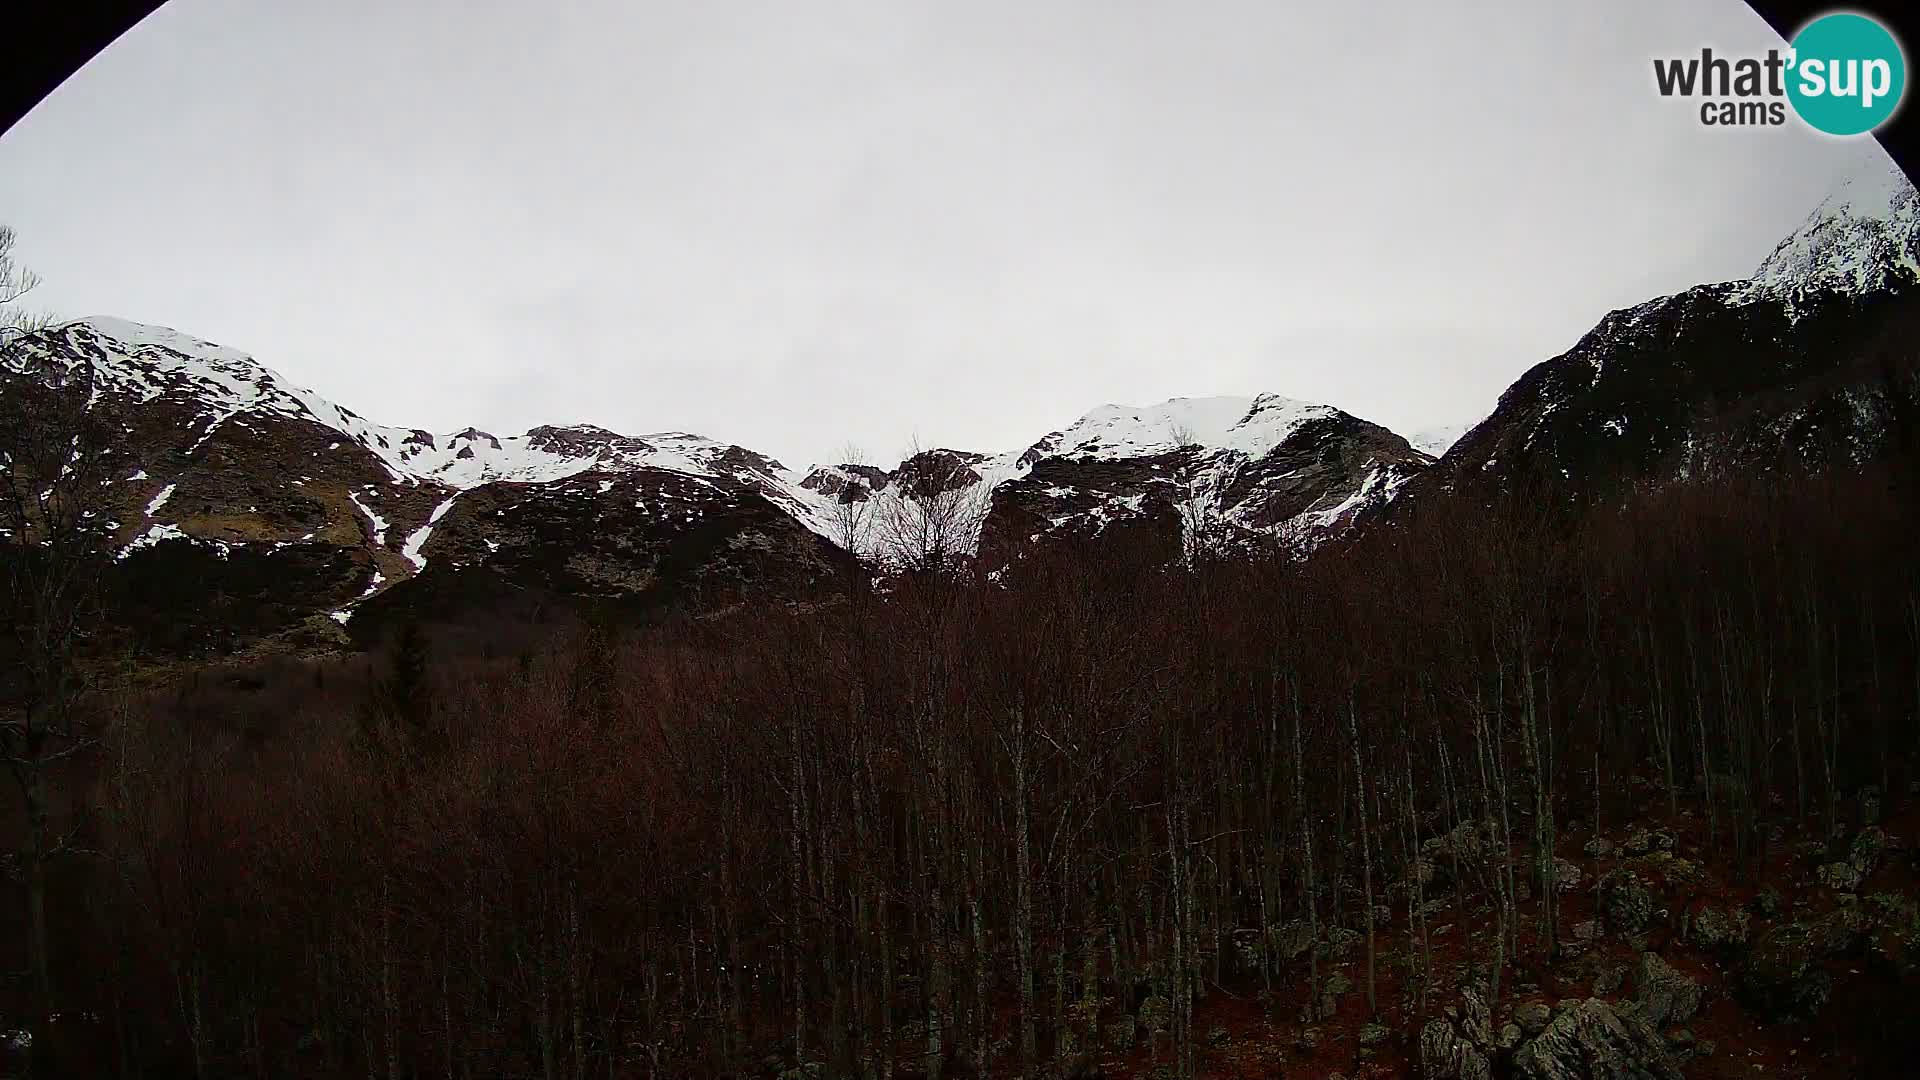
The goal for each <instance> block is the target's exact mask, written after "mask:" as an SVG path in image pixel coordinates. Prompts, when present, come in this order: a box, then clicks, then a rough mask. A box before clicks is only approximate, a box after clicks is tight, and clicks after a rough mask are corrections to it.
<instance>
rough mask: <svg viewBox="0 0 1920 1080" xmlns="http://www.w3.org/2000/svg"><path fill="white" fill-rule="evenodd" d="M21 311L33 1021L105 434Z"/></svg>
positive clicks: (5, 716)
mask: <svg viewBox="0 0 1920 1080" xmlns="http://www.w3.org/2000/svg"><path fill="white" fill-rule="evenodd" d="M11 241H12V236H11V234H10V233H7V232H6V231H5V230H0V296H4V297H6V298H7V300H8V302H9V303H10V302H11V301H13V300H17V299H18V298H19V296H20V295H22V294H23V293H24V292H25V291H26V290H27V289H28V288H31V286H32V281H33V279H32V277H31V275H28V274H26V273H25V272H24V271H21V270H19V269H18V268H16V267H14V266H13V265H12V263H11V262H10V261H8V260H6V259H5V252H6V249H7V246H8V245H10V244H11ZM27 324H29V320H24V319H22V320H19V322H18V323H16V324H15V325H14V326H13V327H12V328H11V332H10V333H8V334H7V336H6V337H4V338H0V380H4V382H5V383H6V386H5V392H4V393H0V564H4V567H3V568H0V589H4V592H0V619H4V623H5V628H6V637H5V642H4V647H5V648H6V649H7V650H8V651H9V652H10V654H11V655H10V656H8V657H7V658H6V659H7V663H6V665H5V666H6V668H7V674H6V676H5V677H4V679H0V686H3V687H4V702H0V704H3V705H4V711H3V712H0V761H3V762H4V763H5V764H6V767H7V770H8V772H9V773H10V774H11V775H12V777H13V780H14V782H15V784H16V786H17V788H18V790H19V792H20V796H21V800H22V807H23V810H24V813H25V820H26V850H25V851H24V852H23V857H22V859H21V862H22V864H23V866H24V868H25V870H26V878H27V911H26V941H27V953H28V966H29V973H28V974H29V979H30V982H31V992H32V999H33V1007H32V1016H31V1017H30V1023H31V1024H32V1025H34V1026H33V1028H32V1031H33V1032H34V1034H36V1035H40V1034H42V1033H43V1032H44V1030H45V1025H46V1022H47V1018H48V1016H49V1015H50V1014H51V1012H52V983H51V978H50V970H51V963H50V960H49V954H50V951H51V949H50V944H49V941H48V934H47V914H46V911H47V874H48V867H49V865H50V863H51V862H52V861H53V860H54V859H55V858H57V857H58V856H60V855H61V854H62V853H63V852H64V851H66V850H68V848H69V846H70V842H71V834H70V833H67V834H63V833H61V832H60V831H58V830H56V828H55V827H54V823H53V820H52V805H51V798H50V793H49V778H50V775H51V774H52V773H53V772H54V771H55V770H56V769H57V768H58V767H59V765H60V763H61V762H63V761H66V760H67V759H69V758H72V757H74V756H76V755H78V754H80V753H82V752H84V751H85V750H87V749H88V748H89V747H90V746H91V745H92V744H93V740H92V738H91V736H90V734H89V732H88V729H87V725H86V724H85V723H84V721H83V720H82V718H81V717H80V716H79V715H78V710H77V709H76V702H77V699H78V697H79V694H80V691H81V690H82V689H83V684H84V679H85V667H84V664H83V663H82V657H81V650H82V646H83V643H84V642H85V640H86V638H87V637H88V635H89V632H90V628H91V623H92V621H93V618H94V616H95V614H96V610H95V609H96V601H97V590H98V584H99V580H100V573H101V570H102V568H103V567H104V566H105V565H106V564H107V562H108V561H109V560H108V551H109V549H108V544H109V540H110V532H111V523H110V522H108V521H107V516H108V515H107V510H108V508H109V502H108V491H109V489H108V481H109V468H110V466H109V460H110V458H111V456H112V451H111V446H112V444H111V442H110V437H109V434H108V432H107V430H106V429H105V427H104V425H103V424H102V422H101V419H100V417H99V416H98V415H97V413H96V412H95V411H94V410H93V408H92V404H93V398H94V386H93V377H94V372H93V368H92V366H91V365H90V364H85V363H82V364H74V365H67V364H66V363H64V362H63V361H61V360H59V359H57V358H55V357H53V356H52V354H51V353H49V352H48V351H47V350H45V349H44V348H42V347H40V343H39V341H38V339H36V338H35V337H33V336H31V335H30V334H27V333H23V332H21V331H22V328H23V327H24V325H27ZM36 1045H37V1046H40V1045H42V1043H41V1041H40V1040H36ZM35 1053H36V1055H44V1054H45V1053H46V1051H45V1049H44V1048H40V1049H36V1050H35Z"/></svg>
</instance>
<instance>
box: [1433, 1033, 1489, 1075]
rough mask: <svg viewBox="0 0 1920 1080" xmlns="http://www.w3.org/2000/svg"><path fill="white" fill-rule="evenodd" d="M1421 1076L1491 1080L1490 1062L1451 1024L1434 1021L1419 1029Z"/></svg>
mask: <svg viewBox="0 0 1920 1080" xmlns="http://www.w3.org/2000/svg"><path fill="white" fill-rule="evenodd" d="M1420 1075H1421V1076H1423V1077H1425V1078H1426V1080H1493V1063H1492V1062H1491V1061H1489V1060H1488V1058H1487V1054H1486V1052H1485V1051H1484V1050H1482V1049H1481V1048H1479V1047H1477V1046H1475V1045H1474V1044H1473V1042H1472V1040H1470V1039H1467V1038H1465V1037H1464V1036H1462V1035H1461V1033H1460V1032H1459V1031H1457V1030H1455V1028H1454V1026H1453V1025H1452V1024H1451V1023H1448V1022H1447V1021H1445V1020H1440V1019H1434V1020H1429V1021H1427V1025H1426V1026H1425V1027H1423V1028H1421V1029H1420Z"/></svg>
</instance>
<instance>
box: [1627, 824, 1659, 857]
mask: <svg viewBox="0 0 1920 1080" xmlns="http://www.w3.org/2000/svg"><path fill="white" fill-rule="evenodd" d="M1621 846H1622V848H1623V849H1624V850H1625V851H1626V853H1627V854H1629V855H1645V854H1646V853H1647V852H1649V851H1651V850H1653V834H1652V833H1649V832H1648V831H1647V830H1645V829H1635V830H1633V832H1631V833H1629V834H1627V842H1626V843H1625V844H1623V845H1621Z"/></svg>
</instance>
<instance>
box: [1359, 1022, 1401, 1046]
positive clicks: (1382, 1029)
mask: <svg viewBox="0 0 1920 1080" xmlns="http://www.w3.org/2000/svg"><path fill="white" fill-rule="evenodd" d="M1392 1034H1393V1032H1392V1031H1391V1030H1389V1029H1388V1027H1387V1025H1385V1024H1368V1025H1366V1026H1365V1027H1363V1028H1361V1029H1360V1045H1361V1046H1379V1045H1380V1044H1381V1043H1383V1042H1386V1041H1387V1039H1388V1037H1389V1036H1391V1035H1392Z"/></svg>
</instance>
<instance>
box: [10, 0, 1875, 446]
mask: <svg viewBox="0 0 1920 1080" xmlns="http://www.w3.org/2000/svg"><path fill="white" fill-rule="evenodd" d="M1443 9H1445V10H1443ZM1474 9H1475V10H1476V11H1477V13H1478V14H1477V15H1476V16H1474V17H1471V18H1463V17H1461V16H1460V15H1458V14H1456V13H1455V12H1456V11H1457V10H1458V8H1457V7H1456V5H1440V4H1429V3H1424V2H1396V3H1384V2H1383V3H1365V4H1358V3H1355V4H1349V3H1333V2H1329V3H1315V4H1311V5H1307V4H1283V3H1276V2H1273V0H1231V2H1229V0H1155V2H1139V0H1042V2H1037V3H1036V2H1033V0H1017V2H1009V0H807V2H805V3H794V2H791V0H751V2H749V0H714V2H712V3H640V2H630V0H559V2H555V3H552V4H545V5H539V4H527V3H525V2H524V0H513V2H504V0H405V2H395V0H330V2H328V3H325V4H313V3H296V2H293V0H171V2H169V3H167V4H166V6H165V7H163V8H162V9H161V10H160V11H159V12H158V13H157V14H156V15H154V16H153V17H152V18H150V19H148V20H147V21H146V22H144V23H142V24H141V25H140V26H138V27H136V28H135V29H134V30H133V31H131V32H130V33H128V34H127V36H125V37H124V38H122V39H121V40H120V41H119V42H117V43H116V44H114V45H113V46H112V47H110V48H109V49H107V50H106V51H105V52H104V53H103V54H101V55H100V56H99V57H98V58H97V59H95V60H94V61H93V63H91V64H90V65H88V66H87V67H86V68H85V69H83V70H82V71H81V72H80V73H79V74H77V75H76V76H75V77H74V78H72V79H71V80H69V81H68V83H67V84H66V85H65V86H63V87H61V88H60V89H59V90H58V91H57V92H56V93H55V94H54V95H53V96H52V97H50V98H49V99H48V100H47V101H46V102H45V103H43V104H42V105H41V106H40V107H39V108H38V109H37V110H36V111H35V112H34V113H32V114H31V115H30V116H28V117H27V118H26V119H25V120H23V121H22V122H21V123H20V124H19V125H17V126H16V127H15V128H14V129H13V130H12V131H11V132H9V133H8V134H6V135H5V136H4V137H3V138H0V221H6V222H8V223H11V224H12V225H14V226H15V228H16V229H17V230H18V231H19V233H20V234H21V240H20V254H21V255H22V256H23V258H24V260H25V261H26V262H28V263H29V264H30V265H31V266H33V267H34V268H36V269H37V270H39V271H40V273H41V274H42V276H43V277H44V278H45V279H46V285H45V287H44V289H43V290H42V292H41V293H40V294H39V300H40V301H41V303H42V304H44V305H45V306H48V307H50V308H53V309H55V310H57V311H58V312H59V313H61V314H64V315H70V316H80V315H90V314H107V315H117V316H121V317H125V318H129V319H134V320H138V321H142V322H151V323H158V324H161V325H166V326H172V327H175V328H177V329H180V330H183V331H186V332H188V333H191V334H194V335H197V336H199V337H203V338H207V339H209V340H213V341H217V342H220V343H222V344H226V345H231V346H234V347H236V348H241V349H245V350H247V351H249V352H252V353H253V354H254V355H255V356H257V357H259V358H260V359H261V360H262V361H263V362H264V363H266V364H268V365H269V366H271V367H274V368H276V369H278V370H279V371H281V372H282V373H283V374H285V375H287V376H288V377H290V378H292V379H293V380H295V381H296V382H300V383H304V384H307V385H309V386H312V387H313V388H315V389H317V390H319V391H320V392H322V393H323V394H326V395H327V396H329V397H331V398H333V399H334V400H336V401H338V402H340V403H341V404H344V405H347V406H348V407H350V408H353V409H355V410H357V411H359V412H361V413H363V414H365V415H367V416H369V417H371V418H373V419H375V420H379V421H382V422H385V423H392V424H404V425H410V426H417V427H426V428H430V429H432V430H435V431H441V432H447V431H453V430H457V429H459V428H462V427H465V426H467V425H468V424H475V425H478V426H480V427H483V428H486V429H488V430H492V431H495V432H496V433H503V434H504V433H510V432H518V431H521V430H524V429H525V428H527V427H530V426H532V425H535V424H541V423H568V422H576V421H586V422H593V423H598V424H601V425H604V426H606V427H610V428H614V429H616V430H620V431H625V432H629V433H635V434H638V433H644V432H649V431H658V430H670V429H680V430H688V431H695V432H700V433H703V434H707V435H712V436H714V437H717V438H723V439H727V440H730V441H734V442H739V443H742V444H745V445H748V446H751V447H754V448H756V449H760V450H764V451H767V452H769V453H773V454H775V455H776V456H778V457H781V458H782V459H783V460H785V461H786V463H787V464H789V465H794V466H803V465H805V464H807V463H809V462H810V461H813V460H818V459H822V458H826V457H829V456H831V455H832V454H833V453H834V451H835V449H836V448H837V447H838V446H840V445H841V444H842V443H844V442H846V441H848V440H852V441H854V442H856V443H858V444H860V445H861V446H863V447H864V448H866V449H867V450H868V452H869V454H870V455H871V456H873V457H876V458H885V457H888V456H890V455H892V454H895V453H896V452H897V451H898V450H899V449H900V448H901V447H902V446H903V445H905V444H906V442H907V441H908V440H909V438H910V437H913V436H915V435H917V436H918V437H919V439H920V440H921V441H922V442H924V443H927V444H937V445H950V446H961V447H968V448H978V449H986V450H998V449H1002V448H1008V447H1014V446H1018V445H1024V444H1026V443H1027V442H1030V441H1031V440H1033V439H1034V438H1036V437H1038V436H1039V435H1042V434H1044V433H1046V432H1047V431H1049V430H1052V429H1054V428H1057V427H1059V426H1062V425H1064V424H1065V423H1067V422H1069V421H1071V420H1072V419H1074V418H1075V417H1077V416H1079V415H1080V414H1081V413H1083V412H1085V411H1087V410H1088V409H1090V408H1092V407H1094V406H1096V405H1100V404H1103V403H1106V402H1118V403H1128V404H1149V403H1152V402H1156V401H1159V400H1162V399H1165V398H1168V397H1175V396H1202V395H1211V394H1226V393H1254V392H1259V391H1272V392H1276V393H1280V394H1285V395H1287V396H1290V397H1297V398H1304V399H1308V400H1314V401H1324V402H1327V403H1330V404H1334V405H1337V406H1340V407H1342V408H1345V409H1347V410H1349V411H1351V412H1354V413H1356V414H1358V415H1361V416H1364V417H1367V418H1369V419H1373V420H1377V421H1379V422H1381V423H1385V424H1387V425H1388V426H1390V427H1394V428H1396V429H1398V430H1401V431H1411V430H1415V429H1418V428H1423V427H1429V426H1435V425H1439V424H1446V423H1451V422H1456V421H1464V420H1471V419H1477V418H1478V417H1479V416H1480V415H1482V414H1484V413H1485V412H1486V411H1488V410H1489V409H1490V408H1491V407H1492V404H1493V402H1494V400H1495V398H1496V397H1497V396H1498V394H1499V392H1500V391H1501V390H1502V389H1503V388H1504V387H1505V386H1506V385H1507V384H1508V383H1509V382H1511V381H1512V380H1513V379H1514V377H1516V376H1517V375H1519V374H1520V373H1521V372H1522V371H1524V370H1525V369H1526V368H1528V367H1529V366H1531V365H1532V364H1534V363H1536V362H1538V361H1540V360H1542V359H1545V358H1546V357H1548V356H1550V355H1552V354H1554V353H1557V352H1560V351H1562V350H1564V349H1565V348H1567V347H1568V346H1570V345H1571V344H1572V343H1573V342H1574V341H1575V340H1576V339H1577V338H1578V337H1579V336H1580V334H1582V333H1583V332H1585V331H1586V330H1587V329H1588V328H1589V327H1591V326H1592V325H1593V324H1594V323H1595V322H1596V321H1597V320H1598V318H1599V317H1600V316H1601V315H1602V314H1603V313H1604V312H1606V311H1607V310H1608V309H1610V308H1613V307H1620V306H1624V305H1628V304H1632V303H1637V302H1638V301H1640V300H1643V299H1646V298H1648V297H1650V296H1653V295H1656V294H1659V293H1664V292H1672V291H1676V290H1678V289H1682V288H1685V287H1687V286H1689V285H1692V284H1695V283H1698V282H1702V281H1709V280H1724V279H1730V278H1737V277H1742V276H1744V275H1745V274H1746V273H1747V272H1748V271H1750V270H1751V269H1752V268H1753V266H1754V265H1755V264H1757V263H1758V262H1759V261H1760V259H1761V258H1763V257H1764V256H1765V255H1766V254H1767V252H1768V251H1770V250H1771V249H1772V247H1773V244H1774V243H1775V242H1776V241H1777V240H1778V239H1779V238H1780V237H1781V236H1782V235H1784V234H1785V233H1786V232H1787V231H1789V230H1790V229H1791V228H1792V227H1793V226H1794V225H1795V224H1796V223H1798V222H1799V221H1800V220H1801V218H1802V217H1804V216H1805V214H1806V213H1807V212H1808V210H1810V209H1811V208H1812V206H1813V205H1814V204H1815V203H1817V202H1818V201H1819V198H1820V197H1821V195H1822V194H1823V193H1824V192H1825V190H1826V189H1827V188H1828V187H1829V186H1830V184H1831V183H1832V181H1833V180H1834V179H1835V177H1836V170H1838V169H1841V168H1843V167H1844V163H1845V162H1847V161H1851V160H1853V159H1854V158H1855V157H1856V156H1857V154H1858V152H1859V150H1858V147H1857V145H1850V144H1846V143H1842V142H1837V141H1833V140H1826V139H1823V138H1821V137H1818V136H1815V135H1812V134H1810V133H1808V132H1807V131H1806V130H1805V129H1804V128H1802V127H1800V126H1799V125H1798V124H1797V123H1790V124H1789V125H1788V126H1787V127H1785V128H1773V129H1765V128H1762V129H1733V130H1716V129H1709V128H1703V127H1701V126H1700V124H1699V121H1698V118H1697V116H1696V114H1695V111H1694V109H1693V108H1692V107H1690V106H1688V105H1687V104H1685V103H1683V102H1679V101H1672V100H1662V99H1660V98H1659V97H1658V96H1657V95H1656V94H1655V93H1654V91H1653V83H1652V68H1651V58H1652V57H1653V56H1655V55H1663V56H1664V55H1684V54H1686V53H1689V52H1697V51H1698V49H1699V48H1700V47H1701V46H1702V45H1706V44H1711V45H1713V46H1715V48H1716V49H1719V50H1728V51H1731V50H1764V49H1765V48H1767V47H1768V46H1770V45H1774V44H1778V38H1777V37H1776V36H1775V35H1774V34H1773V33H1772V31H1770V30H1769V29H1768V28H1767V26H1766V25H1765V24H1764V23H1763V22H1761V20H1760V19H1759V18H1758V17H1757V16H1755V15H1754V14H1753V13H1752V12H1751V11H1750V10H1749V9H1748V8H1747V6H1746V5H1745V4H1744V3H1742V2H1741V0H1604V2H1595V0H1578V2H1575V0H1483V2H1481V3H1478V4H1476V5H1474Z"/></svg>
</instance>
